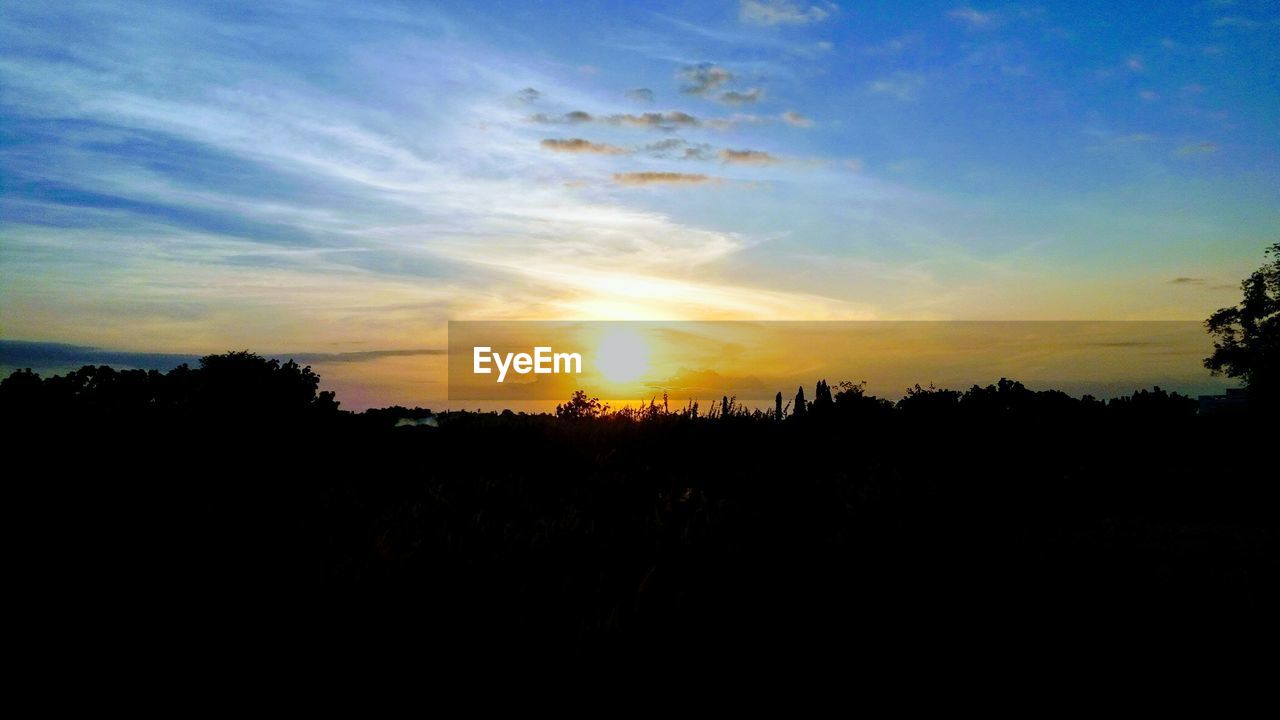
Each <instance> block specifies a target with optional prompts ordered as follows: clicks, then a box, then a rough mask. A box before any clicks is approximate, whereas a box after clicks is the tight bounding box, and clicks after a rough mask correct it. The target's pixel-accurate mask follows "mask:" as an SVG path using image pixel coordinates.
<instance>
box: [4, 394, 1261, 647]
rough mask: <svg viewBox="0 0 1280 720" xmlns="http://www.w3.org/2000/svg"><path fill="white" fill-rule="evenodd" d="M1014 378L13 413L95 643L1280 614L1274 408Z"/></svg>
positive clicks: (1118, 633) (52, 589)
mask: <svg viewBox="0 0 1280 720" xmlns="http://www.w3.org/2000/svg"><path fill="white" fill-rule="evenodd" d="M1000 392H1002V391H996V392H995V393H994V394H993V395H991V398H990V399H991V402H990V403H987V404H982V405H979V404H974V403H970V405H968V406H961V405H958V404H955V403H951V402H942V406H941V407H933V408H931V409H926V410H920V409H919V408H917V412H909V411H906V410H904V409H903V408H902V406H901V405H900V406H899V407H898V408H891V407H889V406H888V405H887V404H883V403H881V404H877V403H874V402H873V403H869V404H868V403H859V404H855V405H848V406H844V409H843V410H842V411H837V410H836V409H832V410H831V411H829V412H827V413H826V414H819V413H811V414H810V415H809V416H806V417H788V418H786V419H784V420H783V421H780V422H779V421H777V420H776V419H774V418H770V417H767V416H760V415H757V416H755V417H752V416H749V415H746V414H731V416H729V417H711V418H707V417H699V418H693V417H689V416H687V415H680V414H674V413H672V414H662V413H655V414H654V415H653V416H652V417H648V418H647V419H635V418H630V419H628V418H621V417H603V418H588V419H572V418H557V417H554V416H519V415H503V416H499V415H480V414H451V415H442V416H439V417H438V419H437V421H438V427H431V426H420V427H395V426H394V424H395V423H394V419H393V418H391V417H389V416H387V415H378V414H375V413H369V414H364V415H351V414H342V413H336V412H330V411H325V412H311V411H307V412H303V413H293V414H287V413H286V414H284V415H279V416H275V415H272V414H271V413H269V412H265V411H264V413H265V414H262V413H259V414H252V413H248V414H240V415H235V414H232V413H229V412H223V413H221V414H218V413H214V414H213V415H208V414H195V415H193V414H184V413H182V412H178V411H174V412H171V413H160V412H151V411H147V412H136V413H120V412H119V411H118V409H116V410H112V411H111V412H112V413H114V414H107V415H103V414H97V415H93V414H86V415H84V416H83V417H81V418H79V419H77V418H76V417H60V416H54V415H49V414H45V415H44V416H42V417H40V418H36V419H30V420H28V421H24V422H17V421H16V419H15V417H14V416H13V415H12V414H11V415H10V416H9V418H8V419H9V423H10V426H9V429H8V430H7V431H6V433H7V437H8V438H9V451H8V453H7V455H8V457H9V459H10V463H11V465H14V466H17V467H25V468H28V470H25V471H23V472H20V473H18V474H16V475H13V476H11V477H10V480H9V483H8V485H9V487H10V488H11V492H10V502H8V503H6V505H7V506H8V507H9V512H10V513H11V514H12V516H13V517H12V521H13V522H12V525H13V527H15V528H17V529H18V532H17V535H16V537H17V538H18V539H17V545H18V550H19V552H18V557H19V558H20V563H21V564H22V569H23V572H25V573H27V574H28V577H30V578H31V579H32V581H31V582H30V583H26V584H24V585H23V586H22V588H23V589H22V590H21V595H22V596H23V597H24V598H26V599H28V600H30V601H31V602H32V603H33V604H34V605H36V606H38V607H39V608H40V610H41V611H42V612H52V613H54V617H61V618H64V619H65V620H66V621H67V622H66V623H65V624H60V623H54V624H53V625H52V626H51V628H53V629H58V631H63V630H65V629H66V628H68V627H70V628H75V630H74V632H76V633H88V634H93V633H99V632H103V633H108V634H111V633H120V632H124V633H125V634H128V635H131V636H137V634H143V633H150V632H156V633H158V634H159V635H161V636H162V637H165V638H169V639H173V638H183V637H186V635H187V634H188V633H206V632H209V633H213V634H215V635H216V634H218V633H219V632H221V631H222V630H227V631H230V632H239V633H246V634H248V635H252V636H254V637H263V636H264V635H263V634H264V633H265V635H266V636H268V637H269V636H275V635H282V636H283V635H289V634H293V633H296V634H300V635H304V636H307V637H309V638H311V639H312V640H313V641H316V640H319V641H327V639H328V638H330V637H332V638H334V639H339V638H348V639H350V638H351V637H358V636H362V635H371V636H376V637H383V638H395V639H397V641H399V640H408V639H410V638H412V639H429V640H430V641H432V642H446V641H461V642H467V643H473V644H474V643H491V642H507V641H513V640H515V641H521V642H534V643H548V642H549V643H563V642H570V643H577V642H582V641H587V642H593V641H606V642H614V641H620V642H626V643H635V644H639V645H644V646H647V647H651V648H658V649H662V648H666V649H668V650H672V649H680V648H685V649H696V648H702V649H708V648H725V647H738V646H743V647H763V646H765V645H772V644H777V643H791V642H820V643H834V642H841V643H843V642H847V641H853V642H857V643H862V644H863V645H864V646H865V645H866V644H867V643H881V642H883V643H889V644H893V645H896V646H898V647H913V646H914V645H913V644H915V643H926V644H929V643H936V642H942V641H946V640H948V639H951V638H958V639H962V640H963V641H966V642H979V643H988V642H993V641H995V640H997V639H1000V638H1004V639H1021V640H1026V641H1030V642H1057V641H1062V640H1073V641H1079V640H1080V638H1082V637H1087V638H1093V639H1095V640H1099V639H1101V640H1107V641H1115V642H1121V643H1123V642H1126V641H1127V640H1128V639H1134V641H1135V642H1136V641H1137V639H1138V638H1143V640H1142V642H1149V641H1150V640H1151V639H1152V638H1156V639H1163V640H1164V641H1167V642H1171V643H1175V644H1176V643H1180V642H1183V641H1184V640H1186V639H1188V638H1190V637H1193V636H1211V637H1221V638H1227V639H1231V638H1235V639H1239V640H1241V641H1250V640H1251V639H1252V638H1256V637H1258V633H1260V632H1261V630H1262V629H1263V627H1264V626H1267V624H1269V623H1270V622H1272V616H1273V615H1274V610H1275V607H1276V606H1277V605H1276V600H1277V592H1276V591H1277V584H1276V578H1277V563H1276V557H1277V554H1276V535H1275V518H1276V508H1277V503H1276V500H1277V491H1276V482H1277V481H1276V476H1275V473H1274V472H1273V469H1272V468H1271V467H1270V466H1271V465H1274V462H1273V461H1274V458H1275V446H1274V439H1275V435H1274V431H1268V430H1266V429H1265V428H1266V425H1265V424H1264V423H1263V422H1262V421H1261V419H1260V418H1259V417H1256V416H1247V415H1242V416H1239V417H1199V416H1197V415H1196V414H1195V413H1194V409H1193V408H1191V407H1190V406H1189V405H1187V404H1185V403H1182V404H1178V403H1176V402H1174V403H1172V404H1171V402H1169V401H1168V399H1167V398H1164V399H1161V398H1160V397H1159V396H1155V399H1154V401H1152V400H1151V399H1150V398H1148V402H1146V403H1145V404H1144V403H1141V402H1139V403H1130V404H1128V405H1124V404H1112V405H1111V406H1110V407H1108V406H1105V405H1101V404H1095V405H1088V404H1081V403H1079V402H1078V401H1074V402H1072V403H1060V402H1057V401H1055V400H1054V398H1055V397H1057V396H1049V395H1043V396H1040V399H1039V400H1037V399H1036V397H1037V396H1036V395H1034V394H1029V393H1024V394H1023V395H1016V393H1017V392H1020V391H1018V389H1017V388H1010V392H1011V393H1014V394H1010V395H1007V396H1004V397H1001V396H1000ZM997 400H999V401H998V402H997ZM10 407H12V405H11V406H10ZM225 409H226V408H224V410H225ZM219 629H222V630H219ZM69 632H70V631H69ZM541 646H542V645H535V646H532V647H541ZM690 651H693V650H690Z"/></svg>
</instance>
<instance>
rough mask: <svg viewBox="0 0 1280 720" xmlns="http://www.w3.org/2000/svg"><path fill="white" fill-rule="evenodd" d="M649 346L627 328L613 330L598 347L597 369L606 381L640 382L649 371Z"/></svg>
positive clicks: (633, 331) (595, 362) (607, 333)
mask: <svg viewBox="0 0 1280 720" xmlns="http://www.w3.org/2000/svg"><path fill="white" fill-rule="evenodd" d="M649 355H650V352H649V344H648V343H647V342H646V341H645V339H644V338H643V337H641V335H640V333H638V332H636V331H635V330H631V329H627V328H617V329H611V330H609V331H608V332H606V333H605V334H604V336H603V337H601V338H600V342H599V343H598V344H597V345H596V352H595V357H594V358H592V359H593V360H594V365H595V367H596V368H597V369H598V370H599V371H600V374H601V375H603V376H604V378H605V379H606V380H608V381H609V382H614V383H627V382H634V381H636V380H639V379H640V378H641V377H642V376H643V375H644V374H645V373H646V372H648V370H649Z"/></svg>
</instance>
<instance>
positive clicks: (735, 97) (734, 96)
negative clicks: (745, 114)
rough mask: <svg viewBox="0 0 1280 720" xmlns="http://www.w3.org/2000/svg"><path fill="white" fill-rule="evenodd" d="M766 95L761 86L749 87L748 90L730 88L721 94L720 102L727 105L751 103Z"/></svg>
mask: <svg viewBox="0 0 1280 720" xmlns="http://www.w3.org/2000/svg"><path fill="white" fill-rule="evenodd" d="M763 95H764V91H763V90H761V89H760V88H749V89H747V90H730V91H729V92H726V93H721V94H720V102H722V103H724V104H725V105H751V104H753V103H755V102H757V101H758V100H760V98H761V97H762V96H763Z"/></svg>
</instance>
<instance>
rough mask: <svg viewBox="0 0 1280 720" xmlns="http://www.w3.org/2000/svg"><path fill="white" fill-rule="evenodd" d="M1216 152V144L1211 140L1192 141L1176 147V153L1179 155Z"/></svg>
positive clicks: (1186, 155)
mask: <svg viewBox="0 0 1280 720" xmlns="http://www.w3.org/2000/svg"><path fill="white" fill-rule="evenodd" d="M1216 152H1218V144H1217V143H1212V142H1202V143H1192V144H1189V145H1183V146H1182V147H1180V148H1178V150H1177V152H1176V154H1177V155H1178V156H1179V157H1190V156H1192V155H1211V154H1213V153H1216Z"/></svg>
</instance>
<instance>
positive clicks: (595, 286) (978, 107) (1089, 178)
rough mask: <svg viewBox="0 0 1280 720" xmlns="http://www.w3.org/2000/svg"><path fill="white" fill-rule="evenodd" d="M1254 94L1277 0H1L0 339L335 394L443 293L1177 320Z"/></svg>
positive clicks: (1233, 243) (458, 299)
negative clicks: (334, 384) (212, 368)
mask: <svg viewBox="0 0 1280 720" xmlns="http://www.w3.org/2000/svg"><path fill="white" fill-rule="evenodd" d="M1278 121H1280V6H1278V5H1277V4H1276V3H1274V2H1248V1H1247V0H1239V1H1238V2H1222V1H1219V2H1165V3H1158V4H1154V3H1145V2H1144V3H1138V2H1134V3H1115V2H1105V3H1103V2H1098V3H1091V2H1070V3H1065V2H1064V3H1039V4H1004V3H992V4H979V5H966V4H960V3H955V2H942V3H928V2H919V3H895V2H885V3H871V2H859V3H854V2H840V3H829V2H818V3H809V2H792V1H782V0H743V1H741V2H728V1H726V2H713V1H704V2H689V3H666V2H644V3H573V2H562V3H535V2H485V3H474V2H459V3H450V2H434V3H418V2H402V3H380V2H369V3H337V2H334V3H327V2H287V1H286V2H275V3H249V4H242V5H241V4H234V3H218V4H213V5H210V6H208V7H197V6H195V4H178V3H172V4H157V3H111V2H93V3H75V2H65V3H19V2H12V3H4V4H0V339H4V340H6V341H11V342H12V341H28V342H38V343H46V344H50V343H61V344H65V345H69V346H74V347H82V348H98V349H100V350H101V349H106V350H110V351H122V352H123V351H128V352H134V353H153V354H168V355H176V356H180V355H192V356H198V355H200V354H204V353H210V352H221V351H225V350H228V349H232V348H238V349H244V348H249V349H254V350H256V351H259V352H263V353H292V354H300V355H310V356H315V357H321V358H329V359H330V360H332V359H333V358H341V360H342V362H340V363H336V364H334V365H333V370H332V373H331V374H330V375H329V376H327V378H338V379H343V378H345V380H343V381H344V382H350V383H355V382H356V381H355V380H354V379H353V378H357V377H364V378H365V379H364V380H362V381H361V382H364V383H365V385H364V386H361V387H362V388H363V389H361V388H355V386H354V385H353V386H352V387H353V392H354V393H356V399H355V402H356V404H357V405H359V404H363V403H373V402H382V401H386V402H390V401H393V400H397V399H400V398H403V399H404V400H408V401H412V400H414V399H418V398H430V397H431V395H432V393H434V392H436V390H435V389H433V388H438V387H440V378H439V377H438V374H439V372H440V371H441V365H442V361H441V360H440V359H439V357H438V353H439V352H440V349H441V348H443V347H444V346H445V344H446V336H445V335H446V327H447V322H448V321H449V320H523V319H528V320H534V319H536V320H566V319H576V320H722V319H750V320H875V319H894V320H903V319H928V320H953V319H959V320H990V319H998V320H1050V319H1051V320H1066V319H1072V320H1076V319H1116V320H1121V319H1123V320H1135V319H1159V320H1200V319H1203V318H1204V317H1205V316H1207V314H1208V313H1209V312H1211V311H1213V310H1214V309H1216V308H1218V307H1222V306H1224V305H1229V304H1232V303H1233V302H1234V301H1235V300H1236V299H1238V285H1239V281H1240V279H1241V278H1243V277H1244V276H1245V275H1247V274H1248V273H1249V272H1250V271H1251V270H1252V269H1254V268H1256V267H1258V266H1259V265H1260V264H1261V262H1262V259H1263V257H1262V251H1263V249H1264V248H1265V247H1266V246H1267V245H1269V244H1271V243H1273V242H1275V240H1276V238H1277V237H1278V236H1280V136H1278V134H1277V129H1278V128H1280V122H1278ZM414 353H420V355H419V356H415V355H414ZM168 355H166V356H168ZM375 360H376V361H378V362H382V366H380V368H379V369H378V370H377V372H373V371H372V367H373V366H372V365H366V366H365V367H364V368H363V369H362V368H361V364H362V363H366V362H367V363H373V362H374V361H375ZM384 361H385V362H384ZM322 374H323V373H322ZM374 376H377V379H376V382H375V380H373V379H370V378H372V377H374ZM370 383H373V385H371V384H370ZM374 385H376V387H374ZM371 388H373V389H371ZM341 397H342V395H341V393H340V398H341Z"/></svg>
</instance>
